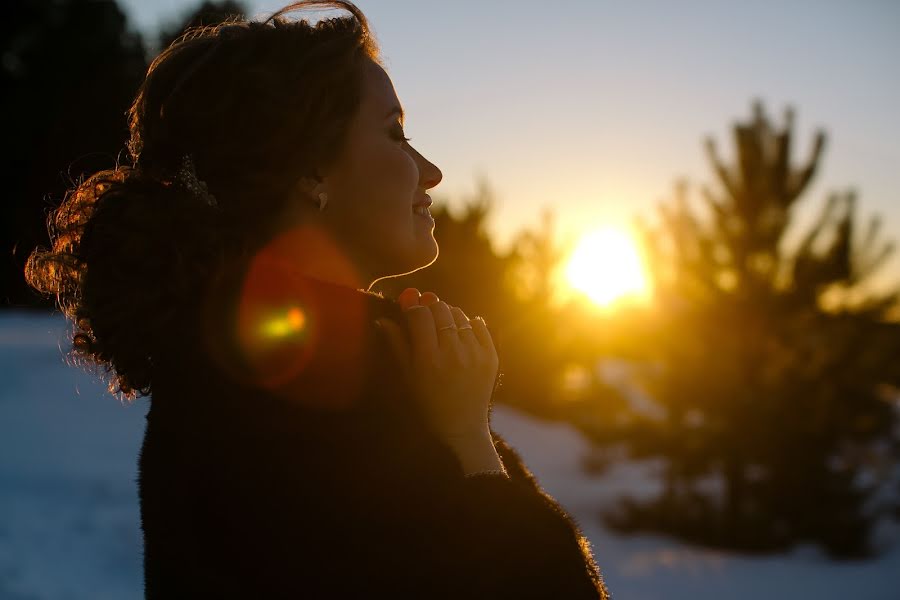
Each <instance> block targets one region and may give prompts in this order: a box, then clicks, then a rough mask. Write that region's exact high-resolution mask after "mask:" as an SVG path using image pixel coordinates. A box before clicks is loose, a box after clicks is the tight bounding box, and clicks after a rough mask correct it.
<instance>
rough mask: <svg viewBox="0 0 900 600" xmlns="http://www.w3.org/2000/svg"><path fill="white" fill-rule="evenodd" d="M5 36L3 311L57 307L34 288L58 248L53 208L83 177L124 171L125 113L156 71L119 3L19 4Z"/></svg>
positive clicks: (1, 78)
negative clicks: (34, 265)
mask: <svg viewBox="0 0 900 600" xmlns="http://www.w3.org/2000/svg"><path fill="white" fill-rule="evenodd" d="M11 10H12V14H8V15H6V16H7V18H5V19H3V25H2V26H0V31H2V34H0V35H2V37H0V54H2V55H3V61H2V64H0V83H2V88H3V90H4V93H3V95H2V96H0V119H2V130H3V135H4V143H3V145H2V149H0V152H2V157H0V170H2V172H0V176H2V179H3V181H4V185H5V186H6V188H5V194H4V202H5V204H6V206H5V208H4V218H3V219H0V251H2V256H3V258H2V261H0V264H2V268H0V285H2V288H0V306H4V307H8V306H44V307H50V306H51V304H52V299H45V298H43V297H42V296H40V295H39V294H38V293H37V292H34V291H33V290H30V288H28V287H27V285H26V284H25V277H24V272H23V269H24V266H25V260H26V258H27V257H28V255H29V254H30V253H31V250H32V249H33V248H34V247H35V246H37V245H39V244H47V243H49V238H48V235H47V228H46V227H47V225H46V215H47V212H48V210H49V209H50V207H51V205H52V204H53V203H54V202H56V201H57V200H58V199H60V198H61V197H62V195H63V193H64V192H65V190H66V189H67V188H68V187H69V186H70V185H71V184H72V182H73V181H74V180H76V179H77V178H78V177H79V176H81V175H82V174H84V173H91V172H93V171H95V170H98V169H101V168H110V167H111V166H112V165H113V164H115V162H116V159H117V156H118V153H119V151H120V150H121V149H122V148H123V147H124V144H125V141H126V139H127V136H128V128H127V124H126V120H125V111H126V110H127V109H128V106H129V104H130V103H131V99H132V98H133V96H134V93H135V92H136V91H137V86H138V84H139V83H140V81H141V78H142V77H143V74H144V71H145V70H146V68H147V65H146V62H145V60H144V47H143V42H142V40H141V37H140V36H139V35H138V34H137V33H134V32H133V31H131V30H130V29H129V28H128V26H127V23H126V21H125V15H124V14H123V13H122V11H121V10H120V9H119V7H118V6H117V5H116V3H115V2H114V1H113V0H48V1H44V2H17V3H14V6H13V7H11Z"/></svg>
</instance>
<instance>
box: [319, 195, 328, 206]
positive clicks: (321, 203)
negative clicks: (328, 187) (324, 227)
mask: <svg viewBox="0 0 900 600" xmlns="http://www.w3.org/2000/svg"><path fill="white" fill-rule="evenodd" d="M327 202H328V194H326V193H325V192H319V210H320V211H321V210H324V209H325V204H326V203H327Z"/></svg>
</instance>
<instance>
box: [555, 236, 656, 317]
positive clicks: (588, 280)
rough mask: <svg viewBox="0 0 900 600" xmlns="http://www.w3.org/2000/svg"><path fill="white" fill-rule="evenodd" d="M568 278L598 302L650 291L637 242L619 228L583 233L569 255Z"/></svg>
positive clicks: (608, 303) (641, 294)
mask: <svg viewBox="0 0 900 600" xmlns="http://www.w3.org/2000/svg"><path fill="white" fill-rule="evenodd" d="M566 279H567V280H568V282H569V285H571V286H572V287H573V288H575V289H577V290H579V291H581V292H583V293H585V294H586V295H587V296H588V297H589V298H590V299H591V300H592V301H593V302H594V303H595V304H597V305H598V306H608V305H610V304H612V303H613V302H615V301H617V300H619V299H621V298H624V297H626V296H628V297H641V296H645V295H646V293H647V278H646V276H645V274H644V267H643V265H642V263H641V259H640V255H639V253H638V249H637V245H636V243H635V242H634V240H633V238H632V237H631V236H629V235H628V234H626V233H624V232H623V231H620V230H618V229H612V228H604V229H598V230H596V231H593V232H590V233H588V234H586V235H584V236H583V237H582V238H581V240H580V241H579V243H578V245H577V246H576V248H575V250H574V251H573V252H572V256H571V257H570V258H569V261H568V264H567V266H566Z"/></svg>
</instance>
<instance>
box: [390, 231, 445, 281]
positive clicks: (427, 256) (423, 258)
mask: <svg viewBox="0 0 900 600" xmlns="http://www.w3.org/2000/svg"><path fill="white" fill-rule="evenodd" d="M439 253H440V248H439V247H438V243H437V240H435V239H434V238H431V244H430V245H428V246H426V247H425V248H417V249H416V251H415V252H412V253H409V254H406V256H405V257H404V259H403V260H401V261H397V262H395V263H394V264H395V265H396V266H395V267H394V268H391V269H389V271H390V274H386V275H384V276H383V277H382V279H385V278H388V277H400V276H402V275H409V274H410V273H414V272H416V271H420V270H422V269H424V268H426V267H428V266H430V265H432V264H434V261H436V260H437V257H438V254H439Z"/></svg>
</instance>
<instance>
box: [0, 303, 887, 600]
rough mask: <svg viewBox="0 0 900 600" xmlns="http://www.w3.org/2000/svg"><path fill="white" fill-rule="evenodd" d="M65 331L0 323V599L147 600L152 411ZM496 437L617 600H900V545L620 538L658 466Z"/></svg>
mask: <svg viewBox="0 0 900 600" xmlns="http://www.w3.org/2000/svg"><path fill="white" fill-rule="evenodd" d="M67 327H68V326H67V323H66V322H65V321H64V320H63V319H62V317H61V316H59V315H56V316H53V317H47V316H40V315H31V314H28V313H17V312H6V313H0V382H2V383H0V599H3V600H23V599H26V598H27V599H81V598H84V599H91V600H102V599H106V598H109V599H117V600H127V599H131V598H141V597H142V592H141V589H142V588H141V537H140V529H139V521H138V508H137V490H136V487H135V475H136V471H135V469H136V460H137V451H138V448H139V446H140V442H141V436H142V434H143V428H144V415H145V413H146V410H147V401H146V400H141V401H138V403H136V404H134V405H130V406H122V405H120V404H118V403H117V402H116V400H114V399H113V398H112V397H111V396H108V395H106V394H105V391H104V388H103V386H102V385H101V384H100V383H99V382H98V381H97V380H96V378H95V377H94V376H92V375H90V374H88V373H85V372H83V371H81V370H79V369H78V368H74V367H69V366H67V365H66V363H65V361H64V357H63V350H65V349H66V348H67V343H66V339H65V337H64V334H65V333H66V331H67ZM492 425H493V427H494V429H495V430H496V431H498V432H499V433H501V434H503V435H504V437H506V439H507V440H508V441H509V442H510V443H511V444H512V445H513V446H514V447H516V448H517V449H518V450H519V451H520V452H521V454H522V456H523V457H524V458H525V461H526V462H527V463H528V465H529V467H530V468H531V469H532V470H533V471H534V473H535V474H536V475H537V477H538V479H539V480H540V481H541V483H542V485H543V486H544V488H545V489H546V490H547V491H548V492H550V493H551V494H553V495H554V496H555V497H556V498H557V499H558V500H559V502H560V504H562V505H563V506H564V507H565V508H566V509H567V510H568V511H569V512H570V513H571V514H572V515H573V517H574V518H575V520H576V521H577V522H578V524H579V525H580V526H581V528H582V529H583V531H584V532H585V534H587V536H588V537H589V539H590V540H591V543H592V545H593V548H594V553H595V555H596V557H597V561H598V563H599V564H600V566H601V569H602V570H603V572H604V576H605V578H606V582H607V584H608V586H609V588H610V590H611V591H612V593H613V597H614V598H618V599H621V600H658V599H663V598H665V599H667V600H680V599H687V598H690V599H692V600H704V599H707V598H716V599H723V598H725V599H733V600H743V599H748V600H749V599H751V598H752V599H754V600H756V599H758V598H767V599H770V600H777V599H787V598H790V599H798V600H805V599H807V598H815V599H817V600H827V599H829V598H834V599H838V598H840V599H842V600H843V599H846V598H853V599H858V600H897V599H898V598H900V543H897V544H895V545H894V550H892V551H891V552H890V553H889V554H888V555H886V556H885V557H883V558H881V559H879V560H876V561H868V562H857V563H847V564H842V563H834V562H829V561H828V560H827V559H825V558H823V557H822V556H821V555H820V554H819V553H818V552H817V551H815V550H814V549H813V548H812V547H801V548H799V549H798V550H796V551H794V552H792V553H790V554H786V555H778V556H771V557H767V558H747V557H741V556H735V555H732V554H728V553H723V552H713V551H709V550H704V549H700V548H694V547H690V546H687V545H685V544H682V543H679V542H677V541H673V540H669V539H666V538H662V537H657V536H634V537H619V536H616V535H614V534H612V533H611V532H609V531H607V530H606V529H605V528H604V527H603V526H602V525H601V523H600V521H599V519H598V518H597V516H596V515H597V512H598V509H599V508H600V507H602V506H606V505H609V504H610V503H611V502H612V501H613V500H614V498H615V497H616V496H617V495H618V494H620V493H624V492H631V493H647V492H648V491H652V489H653V487H654V484H653V480H652V478H651V476H650V474H651V473H652V472H653V469H654V468H655V467H656V466H657V465H656V464H654V463H653V462H645V463H620V464H618V465H617V466H616V467H614V468H612V469H611V470H610V471H609V472H608V473H607V474H605V475H604V476H603V477H601V478H593V479H591V478H587V477H585V476H584V475H583V474H582V473H581V472H580V471H579V467H578V464H579V461H580V459H581V457H582V456H583V455H584V454H585V453H586V451H587V449H588V446H587V444H586V442H585V441H584V439H583V438H582V437H581V436H580V435H579V434H577V433H576V432H574V431H573V430H572V429H571V428H570V427H568V426H564V425H547V424H544V423H541V422H538V421H535V420H534V419H531V418H529V417H527V416H525V415H523V414H520V413H518V412H516V411H514V410H512V409H509V408H506V407H503V406H497V407H495V408H494V412H493V422H492ZM885 539H886V540H891V539H896V531H895V530H886V531H885Z"/></svg>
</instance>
